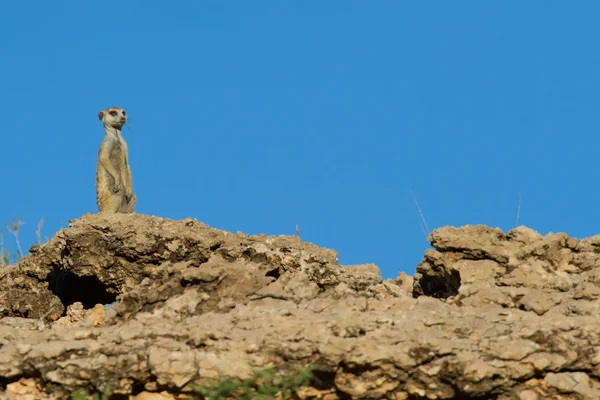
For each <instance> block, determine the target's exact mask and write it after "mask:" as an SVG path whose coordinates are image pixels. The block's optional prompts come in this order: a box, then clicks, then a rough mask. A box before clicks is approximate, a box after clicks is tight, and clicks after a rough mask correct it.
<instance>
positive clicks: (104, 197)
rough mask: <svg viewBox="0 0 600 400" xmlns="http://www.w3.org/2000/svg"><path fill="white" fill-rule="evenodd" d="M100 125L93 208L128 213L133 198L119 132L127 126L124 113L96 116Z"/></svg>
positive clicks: (114, 111)
mask: <svg viewBox="0 0 600 400" xmlns="http://www.w3.org/2000/svg"><path fill="white" fill-rule="evenodd" d="M98 119H99V120H100V121H102V123H103V124H104V133H105V135H104V140H103V141H102V144H101V145H100V150H98V163H97V165H96V204H97V205H98V210H100V212H111V213H131V212H133V211H134V209H135V203H136V197H135V194H133V182H132V179H131V170H130V168H129V158H128V152H127V143H126V142H125V140H124V139H123V136H122V135H121V128H123V125H125V123H126V122H127V115H126V114H125V110H123V109H122V108H118V107H109V108H107V109H106V110H104V111H100V112H99V113H98Z"/></svg>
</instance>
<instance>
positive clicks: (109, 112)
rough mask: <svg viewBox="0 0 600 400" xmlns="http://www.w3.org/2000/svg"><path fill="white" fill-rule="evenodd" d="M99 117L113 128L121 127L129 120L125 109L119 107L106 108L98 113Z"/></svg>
mask: <svg viewBox="0 0 600 400" xmlns="http://www.w3.org/2000/svg"><path fill="white" fill-rule="evenodd" d="M98 119H99V120H100V121H102V122H103V123H104V125H107V126H110V127H112V128H117V129H121V128H122V127H123V125H125V122H127V114H125V110H123V109H122V108H119V107H108V108H107V109H106V110H103V111H100V112H99V113H98Z"/></svg>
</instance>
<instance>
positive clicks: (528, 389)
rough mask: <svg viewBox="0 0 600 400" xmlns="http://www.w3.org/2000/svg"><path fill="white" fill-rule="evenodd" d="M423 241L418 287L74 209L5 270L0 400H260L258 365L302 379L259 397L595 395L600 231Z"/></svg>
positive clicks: (370, 272)
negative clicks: (76, 214)
mask: <svg viewBox="0 0 600 400" xmlns="http://www.w3.org/2000/svg"><path fill="white" fill-rule="evenodd" d="M429 240H430V242H431V244H432V246H433V247H434V250H428V251H426V253H425V256H424V258H423V261H422V262H421V263H420V264H419V265H418V266H417V271H416V274H415V276H414V283H413V278H411V277H409V276H407V275H405V274H400V276H399V277H398V279H396V280H383V279H382V278H381V275H380V274H379V270H378V269H377V267H376V266H374V265H361V266H353V267H344V266H340V265H339V263H338V260H337V254H336V253H335V252H334V251H332V250H328V249H323V248H319V247H317V246H314V245H312V244H310V243H306V242H302V241H301V240H300V239H299V238H297V237H286V236H280V237H272V236H264V235H260V236H248V235H244V234H241V233H236V234H232V233H229V232H224V231H220V230H217V229H214V228H210V227H208V226H206V225H204V224H202V223H200V222H198V221H195V220H191V219H187V220H181V221H172V220H167V219H162V218H157V217H150V216H144V215H137V214H132V215H123V214H122V215H100V214H97V215H85V216H83V217H82V218H81V219H78V220H76V221H73V222H72V223H71V226H70V227H69V228H67V229H63V230H61V231H60V232H59V233H58V234H57V235H56V236H55V237H54V238H52V239H51V240H50V241H49V242H48V243H46V244H44V245H43V246H41V247H34V248H32V249H30V252H31V254H30V255H29V256H27V257H25V258H24V259H23V260H22V261H21V262H19V263H18V264H15V265H13V266H10V267H6V268H5V269H3V270H0V312H1V315H2V316H3V317H2V319H0V398H11V399H12V398H14V399H17V398H18V399H28V398H29V399H55V398H71V396H81V393H83V392H82V391H85V392H87V393H89V394H92V393H104V394H108V393H110V394H111V396H110V398H115V399H118V398H125V399H126V398H132V399H174V398H181V399H183V398H203V396H204V397H205V398H223V397H222V396H221V397H219V396H218V394H217V391H218V390H221V391H222V393H223V391H224V390H225V389H227V387H228V388H229V389H231V387H232V385H233V383H232V382H237V386H235V387H234V389H235V390H233V389H231V390H230V391H229V392H230V393H235V395H234V397H232V398H236V397H240V393H242V392H243V391H244V390H246V389H248V390H251V391H253V393H255V397H256V396H257V395H256V393H258V392H260V391H261V390H266V389H265V388H266V387H267V385H265V384H264V382H265V380H268V379H271V378H272V377H273V376H272V375H265V373H264V372H263V375H260V373H261V372H260V371H297V374H296V375H292V378H290V379H291V380H290V381H285V382H284V383H285V384H286V385H287V384H289V385H288V386H285V385H283V386H281V385H280V387H283V388H287V389H289V390H282V391H280V392H279V393H277V394H274V396H272V397H271V398H301V399H329V400H333V399H349V398H354V399H373V398H377V399H378V398H382V399H522V400H534V399H598V398H600V383H599V382H600V369H599V368H598V367H597V366H598V365H599V364H600V343H599V336H600V319H599V318H598V317H597V316H596V310H599V309H600V307H599V302H598V299H597V297H598V295H599V294H600V285H599V282H600V268H597V267H598V266H599V263H600V254H598V253H599V252H600V236H598V237H592V238H588V239H584V240H576V239H573V238H569V237H567V236H566V235H565V234H549V235H547V236H545V237H542V236H541V235H539V234H537V233H536V232H534V231H532V230H530V229H527V228H523V227H521V228H518V229H515V230H512V231H510V232H509V233H508V234H505V233H503V232H502V231H500V230H499V229H492V228H489V227H485V226H465V227H462V228H450V227H445V228H441V229H438V230H436V231H434V232H433V233H432V234H431V235H430V236H429ZM115 302H116V303H115ZM112 303H115V304H114V306H112V307H110V306H105V305H108V304H112ZM307 368H308V369H307ZM257 371H258V372H257ZM298 371H299V372H298ZM306 371H308V372H306ZM295 373H296V372H295ZM257 374H258V375H257ZM271 374H272V372H271ZM257 376H258V378H256V377H257ZM298 377H300V378H302V379H300V378H298ZM226 378H229V380H226ZM255 378H256V379H255ZM253 379H254V380H253ZM278 379H280V380H279V381H278V382H279V383H280V384H282V381H281V380H282V379H284V378H278ZM215 382H217V383H218V384H220V386H210V387H212V388H213V389H214V388H215V387H216V388H217V389H218V390H217V389H214V390H212V389H211V390H212V392H210V391H207V390H208V389H207V388H208V387H209V383H210V384H214V383H215ZM240 382H241V383H240ZM249 382H250V383H249ZM261 382H262V384H261ZM286 382H287V383H286ZM290 382H291V383H290ZM203 385H204V386H203ZM228 385H229V386H228ZM244 385H245V386H244ZM78 391H79V392H78ZM106 397H107V398H108V396H106ZM73 398H85V396H84V397H73ZM247 398H251V397H247Z"/></svg>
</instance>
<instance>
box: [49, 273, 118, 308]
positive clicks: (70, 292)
mask: <svg viewBox="0 0 600 400" xmlns="http://www.w3.org/2000/svg"><path fill="white" fill-rule="evenodd" d="M48 283H49V289H50V290H51V291H52V293H54V294H55V295H56V296H57V297H58V298H59V299H60V301H62V303H63V305H64V306H65V309H66V308H67V307H68V306H70V305H71V304H73V303H75V302H77V301H79V302H81V303H82V304H83V308H84V309H90V308H93V307H94V306H95V305H96V304H110V303H113V302H114V301H115V300H116V299H117V294H116V293H109V292H108V291H107V290H106V287H105V286H104V285H103V284H102V283H100V281H98V279H97V278H96V277H95V276H79V275H76V274H74V273H72V272H69V271H52V272H51V273H50V274H48Z"/></svg>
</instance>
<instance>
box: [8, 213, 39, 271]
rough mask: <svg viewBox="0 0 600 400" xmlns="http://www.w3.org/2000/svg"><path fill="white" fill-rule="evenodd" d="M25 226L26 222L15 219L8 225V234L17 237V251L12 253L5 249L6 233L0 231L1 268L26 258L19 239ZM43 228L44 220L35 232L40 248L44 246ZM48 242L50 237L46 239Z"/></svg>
mask: <svg viewBox="0 0 600 400" xmlns="http://www.w3.org/2000/svg"><path fill="white" fill-rule="evenodd" d="M24 224H25V221H23V220H22V219H21V218H13V220H12V222H11V223H10V224H6V229H7V230H8V232H9V233H10V234H11V235H13V236H14V237H15V243H16V245H17V251H11V250H9V249H7V248H6V247H4V232H2V230H1V229H0V266H7V265H10V264H14V263H16V262H18V261H19V260H21V259H22V258H23V257H24V256H25V254H24V253H23V249H22V248H21V241H20V239H19V234H20V232H21V226H23V225H24ZM43 226H44V218H42V219H40V221H39V222H38V225H37V228H36V230H35V237H36V244H37V245H38V246H41V245H42V244H44V242H43V241H42V227H43ZM46 241H48V237H46Z"/></svg>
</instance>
